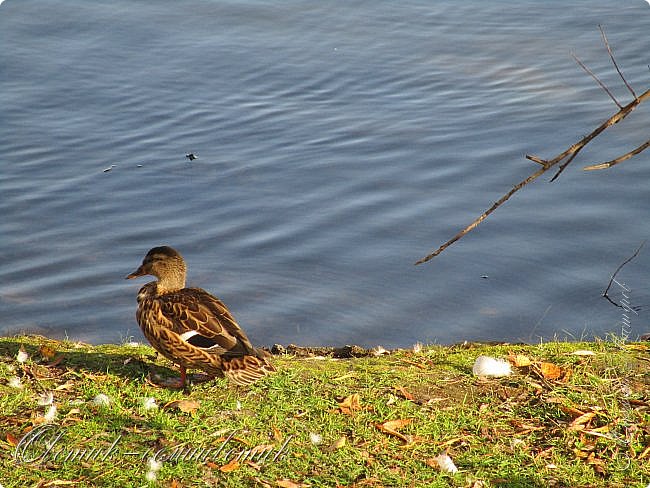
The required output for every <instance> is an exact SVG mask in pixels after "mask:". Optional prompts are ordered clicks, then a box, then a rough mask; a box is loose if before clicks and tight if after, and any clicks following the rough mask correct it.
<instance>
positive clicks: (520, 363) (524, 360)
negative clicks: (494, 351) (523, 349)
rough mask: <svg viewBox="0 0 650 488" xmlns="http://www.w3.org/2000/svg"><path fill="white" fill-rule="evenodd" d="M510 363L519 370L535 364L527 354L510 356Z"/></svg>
mask: <svg viewBox="0 0 650 488" xmlns="http://www.w3.org/2000/svg"><path fill="white" fill-rule="evenodd" d="M508 361H510V362H511V363H512V364H513V365H514V366H516V367H518V368H525V367H526V366H530V365H531V364H533V362H532V361H531V360H530V358H529V357H528V356H526V355H525V354H510V355H509V356H508Z"/></svg>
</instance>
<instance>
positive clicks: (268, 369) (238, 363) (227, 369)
mask: <svg viewBox="0 0 650 488" xmlns="http://www.w3.org/2000/svg"><path fill="white" fill-rule="evenodd" d="M222 368H223V374H224V375H225V376H226V378H228V380H229V381H232V382H233V383H234V384H236V385H250V384H251V383H254V382H256V381H257V380H259V379H260V378H262V377H264V376H266V375H267V374H271V373H273V372H275V368H274V367H273V365H272V364H271V363H270V362H269V361H268V359H267V358H264V357H258V356H241V357H238V358H237V357H236V358H229V359H226V358H223V363H222Z"/></svg>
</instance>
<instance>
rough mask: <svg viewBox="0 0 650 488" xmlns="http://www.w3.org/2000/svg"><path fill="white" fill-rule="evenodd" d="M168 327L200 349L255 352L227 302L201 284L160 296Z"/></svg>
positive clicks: (237, 353)
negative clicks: (227, 306) (200, 286)
mask: <svg viewBox="0 0 650 488" xmlns="http://www.w3.org/2000/svg"><path fill="white" fill-rule="evenodd" d="M156 301H157V302H158V306H159V313H160V314H161V316H162V318H164V320H163V321H160V322H159V323H166V324H168V328H169V329H170V330H172V331H173V332H174V333H176V334H178V335H179V336H180V337H181V339H183V340H184V341H185V342H187V343H189V344H190V345H192V346H195V347H198V348H200V349H210V350H212V351H213V352H216V353H218V354H228V353H231V354H234V355H245V354H255V349H254V348H253V346H252V344H251V342H250V340H249V339H248V337H247V336H246V334H245V333H244V331H243V330H241V328H240V327H239V324H237V322H236V321H235V319H234V317H233V316H232V314H231V313H230V311H229V310H228V309H227V308H226V306H225V305H224V303H223V302H222V301H221V300H219V299H218V298H217V297H215V296H212V295H211V294H210V293H208V292H207V291H205V290H202V289H201V288H184V289H183V290H179V291H177V292H172V293H165V294H163V295H159V296H158V297H157V298H156Z"/></svg>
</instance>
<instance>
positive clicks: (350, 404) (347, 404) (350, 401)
mask: <svg viewBox="0 0 650 488" xmlns="http://www.w3.org/2000/svg"><path fill="white" fill-rule="evenodd" d="M339 410H340V411H341V413H344V414H346V415H354V412H355V411H357V410H361V397H360V396H359V394H358V393H353V394H352V395H350V396H348V397H346V398H345V399H344V400H343V401H342V402H339Z"/></svg>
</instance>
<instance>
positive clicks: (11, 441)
mask: <svg viewBox="0 0 650 488" xmlns="http://www.w3.org/2000/svg"><path fill="white" fill-rule="evenodd" d="M6 439H7V442H8V443H9V445H10V446H12V447H16V446H17V445H18V443H19V442H20V440H18V439H16V437H15V436H14V435H13V434H12V433H11V432H7V436H6Z"/></svg>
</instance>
